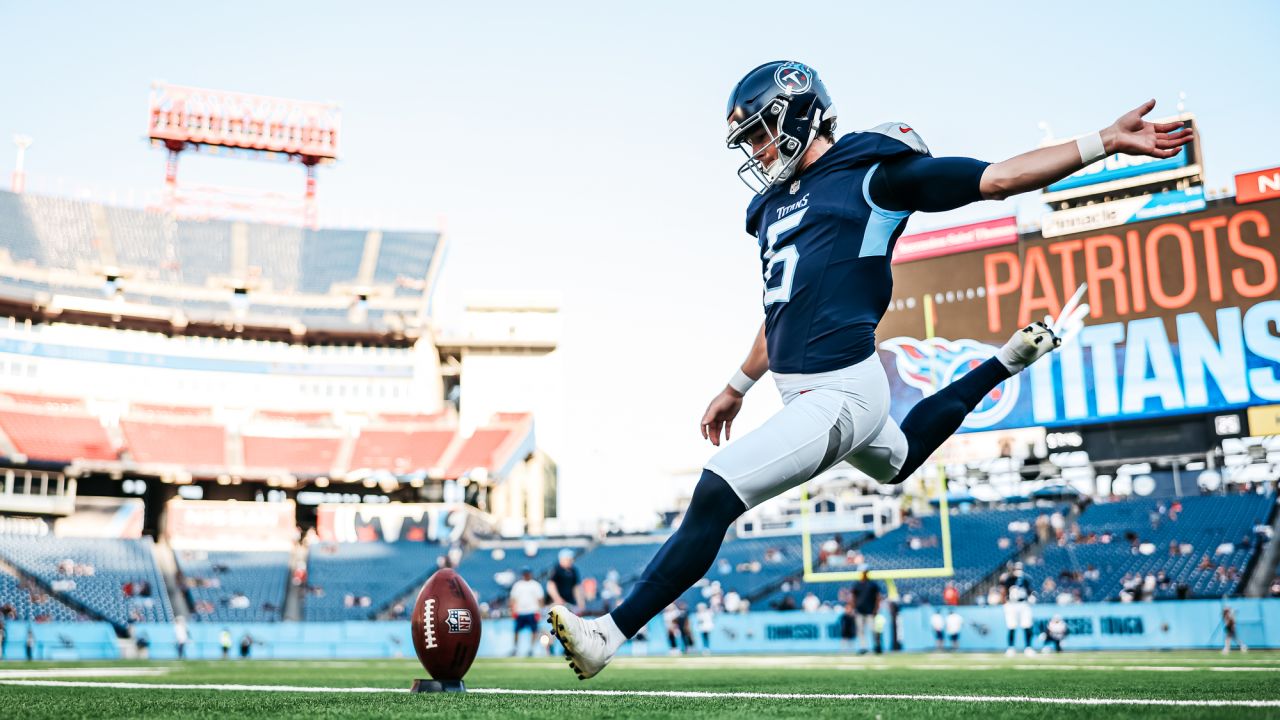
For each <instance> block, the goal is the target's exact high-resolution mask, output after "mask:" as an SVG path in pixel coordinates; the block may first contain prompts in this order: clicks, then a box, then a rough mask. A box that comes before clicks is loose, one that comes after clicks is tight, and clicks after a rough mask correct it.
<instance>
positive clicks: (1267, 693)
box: [0, 652, 1280, 720]
mask: <svg viewBox="0 0 1280 720" xmlns="http://www.w3.org/2000/svg"><path fill="white" fill-rule="evenodd" d="M423 676H424V674H423V673H422V671H421V668H419V667H418V666H417V664H416V663H415V662H414V661H412V660H403V661H388V660H377V661H332V662H319V661H318V662H303V661H274V660H249V661H241V660H228V661H202V662H185V663H180V662H153V663H142V662H118V663H106V662H100V663H29V664H28V663H21V662H13V661H10V662H6V663H0V708H6V715H8V716H9V717H15V718H16V717H22V718H58V720H66V719H67V718H77V717H83V718H117V717H131V718H132V717H146V718H168V717H172V718H206V717H233V716H234V717H250V718H258V717H295V718H307V719H308V720H314V719H315V718H325V717H334V718H338V717H341V718H356V717H425V716H443V717H463V718H467V719H468V720H472V719H476V718H510V717H530V718H557V719H558V720H563V719H566V718H569V719H573V718H596V717H669V718H676V717H679V718H735V720H741V718H743V717H795V718H812V717H841V718H881V719H884V720H887V719H888V718H898V717H924V718H956V717H975V716H981V717H986V718H1043V717H1067V718H1162V719H1167V718H1254V717H1280V652H1252V653H1249V654H1247V655H1240V654H1238V653H1233V654H1232V655H1231V656H1229V657H1223V656H1222V655H1220V654H1218V653H1214V652H1176V653H1175V652H1162V653H1134V652H1126V653H1067V654H1063V655H1056V656H1039V657H1035V658H1023V657H1018V658H1013V659H1008V658H1005V657H1004V656H1003V655H979V654H958V655H919V654H917V655H897V656H883V657H876V656H868V657H853V656H803V657H799V656H785V655H782V656H754V657H688V658H668V657H650V658H627V659H623V660H619V661H618V662H616V663H615V664H614V665H613V666H611V667H609V668H608V669H607V670H606V671H605V672H604V673H603V674H602V675H600V676H599V677H598V678H596V679H594V680H590V681H587V682H580V681H578V680H577V679H576V678H574V677H573V675H572V673H571V672H570V671H569V669H568V668H567V667H566V666H565V664H564V663H563V661H561V660H557V659H549V658H543V659H534V660H525V659H519V660H517V659H511V660H481V661H478V662H477V663H476V665H475V667H473V668H472V670H471V673H470V674H469V675H468V677H467V684H468V686H469V687H470V688H471V689H472V691H471V692H469V693H467V694H465V695H457V694H443V695H442V694H432V695H427V694H420V695H411V694H409V693H407V692H404V690H405V689H406V688H408V687H409V685H410V684H411V682H412V680H413V678H415V677H423ZM188 685H199V686H206V687H202V688H189V687H175V686H188ZM213 686H217V687H213ZM227 686H241V687H227ZM255 688H257V689H256V690H255ZM268 688H269V689H268ZM343 689H345V690H346V691H343ZM503 691H516V692H503ZM518 691H537V693H538V694H534V693H520V692H518ZM566 691H569V692H566ZM583 691H589V692H594V691H606V692H603V693H599V694H588V692H583ZM772 695H777V696H782V697H770V696H772ZM824 695H828V697H824ZM832 695H836V696H849V695H855V696H859V697H830V696H832ZM885 696H895V697H885ZM1045 699H1049V700H1050V702H1044V700H1045ZM1108 699H1110V700H1116V699H1119V700H1121V701H1122V702H1119V703H1114V704H1112V703H1107V702H1105V701H1106V700H1108ZM1259 701H1261V702H1259ZM1249 702H1252V703H1255V706H1248V703H1249ZM11 712H12V713H16V714H9V713H11Z"/></svg>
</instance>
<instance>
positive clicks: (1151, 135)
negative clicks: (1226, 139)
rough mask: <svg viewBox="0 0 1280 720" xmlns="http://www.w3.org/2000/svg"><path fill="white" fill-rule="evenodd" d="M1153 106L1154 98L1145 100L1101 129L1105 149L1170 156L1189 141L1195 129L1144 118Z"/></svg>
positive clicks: (1110, 152) (1116, 151)
mask: <svg viewBox="0 0 1280 720" xmlns="http://www.w3.org/2000/svg"><path fill="white" fill-rule="evenodd" d="M1155 106H1156V101H1155V100H1148V101H1146V102H1144V103H1142V104H1141V105H1139V106H1138V107H1136V108H1134V109H1132V110H1130V111H1129V112H1127V113H1125V114H1124V115H1121V116H1120V118H1119V119H1118V120H1116V121H1115V122H1114V123H1113V124H1112V125H1111V127H1109V128H1107V129H1106V130H1103V131H1102V143H1103V145H1104V146H1105V147H1106V149H1107V153H1109V154H1115V153H1124V154H1126V155H1146V156H1148V157H1153V158H1171V157H1173V156H1174V155H1177V154H1178V153H1180V152H1182V146H1183V145H1186V144H1187V143H1189V142H1191V139H1192V138H1193V137H1194V136H1195V132H1194V131H1193V130H1192V129H1191V128H1189V127H1186V126H1185V125H1183V124H1182V123H1181V122H1178V121H1176V120H1175V121H1173V122H1166V123H1153V122H1147V121H1146V120H1143V119H1142V117H1143V116H1144V115H1146V114H1147V113H1149V112H1151V110H1152V109H1153V108H1155Z"/></svg>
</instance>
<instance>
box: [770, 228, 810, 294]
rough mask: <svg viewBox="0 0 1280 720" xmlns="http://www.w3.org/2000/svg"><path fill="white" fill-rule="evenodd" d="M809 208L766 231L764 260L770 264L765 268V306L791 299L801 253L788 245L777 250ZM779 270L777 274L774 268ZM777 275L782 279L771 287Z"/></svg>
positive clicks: (793, 246)
mask: <svg viewBox="0 0 1280 720" xmlns="http://www.w3.org/2000/svg"><path fill="white" fill-rule="evenodd" d="M807 212H809V208H803V209H801V210H800V212H797V213H795V214H794V215H788V216H786V217H784V218H782V219H781V220H778V221H777V222H774V223H770V225H769V227H768V228H766V229H765V231H764V237H765V240H766V241H767V242H768V243H769V248H768V249H767V250H765V252H764V259H765V260H766V261H767V262H768V263H769V264H768V265H766V266H765V268H764V304H765V305H766V306H767V305H772V304H774V303H780V302H787V301H788V300H790V299H791V281H792V280H793V279H795V275H796V263H797V262H799V261H800V251H799V250H796V246H795V245H788V246H786V247H784V248H782V249H781V250H779V249H778V248H777V245H778V240H779V239H780V238H781V237H782V236H783V234H784V233H787V232H790V231H792V230H795V229H796V227H797V226H799V225H800V221H801V220H803V219H804V214H805V213H807ZM775 267H777V268H778V270H777V272H776V273H775V272H774V268H775ZM775 275H777V276H779V277H780V278H781V279H780V280H779V282H778V284H777V285H775V286H773V287H769V283H770V281H771V280H772V279H773V278H774V276H775Z"/></svg>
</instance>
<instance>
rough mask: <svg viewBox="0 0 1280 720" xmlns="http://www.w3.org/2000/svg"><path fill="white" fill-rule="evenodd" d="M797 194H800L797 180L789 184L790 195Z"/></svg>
mask: <svg viewBox="0 0 1280 720" xmlns="http://www.w3.org/2000/svg"><path fill="white" fill-rule="evenodd" d="M798 192H800V181H799V180H797V181H795V182H793V183H791V194H792V195H795V194H796V193H798Z"/></svg>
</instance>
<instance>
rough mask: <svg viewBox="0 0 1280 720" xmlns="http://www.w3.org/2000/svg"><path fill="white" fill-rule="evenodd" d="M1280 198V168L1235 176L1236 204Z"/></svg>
mask: <svg viewBox="0 0 1280 720" xmlns="http://www.w3.org/2000/svg"><path fill="white" fill-rule="evenodd" d="M1271 198H1280V168H1271V169H1270V170H1258V171H1255V172H1250V173H1241V174H1240V175H1237V176H1236V204H1237V205H1244V204H1246V203H1254V202H1258V201H1259V200H1269V199H1271Z"/></svg>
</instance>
